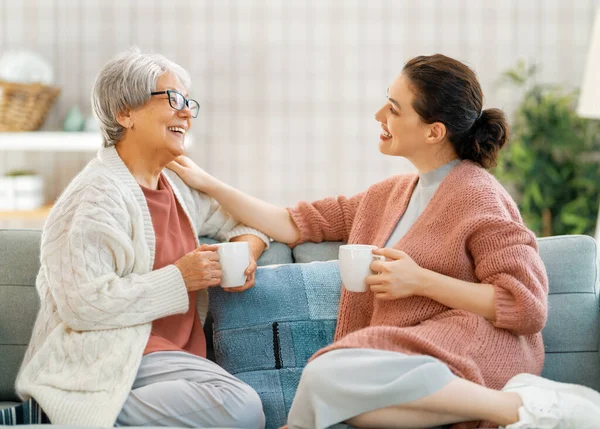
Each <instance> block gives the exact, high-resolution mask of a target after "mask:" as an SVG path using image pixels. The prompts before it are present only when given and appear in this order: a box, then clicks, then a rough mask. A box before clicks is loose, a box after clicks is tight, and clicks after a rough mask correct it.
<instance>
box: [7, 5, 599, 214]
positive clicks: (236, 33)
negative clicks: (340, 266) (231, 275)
mask: <svg viewBox="0 0 600 429" xmlns="http://www.w3.org/2000/svg"><path fill="white" fill-rule="evenodd" d="M599 4H600V0H419V1H414V0H369V1H365V0H308V1H305V0H288V1H283V0H260V1H259V0H237V1H236V0H219V1H211V0H172V1H166V0H164V1H159V0H130V1H123V0H85V1H84V0H0V53H1V52H3V51H4V50H7V49H16V48H28V49H32V50H34V51H36V52H38V53H40V54H41V55H43V56H44V57H45V58H46V59H48V60H49V61H50V62H51V63H52V64H53V66H54V68H55V72H56V81H57V84H58V85H60V86H61V87H62V88H63V91H62V95H61V97H60V99H59V101H58V104H57V106H56V107H55V109H54V110H53V112H52V114H51V115H50V117H49V119H48V121H47V123H46V125H45V127H44V128H45V129H56V128H59V127H60V123H61V122H62V120H63V119H64V117H65V114H66V112H67V110H68V109H69V108H70V107H71V106H72V105H74V104H76V103H77V104H79V105H80V106H81V107H82V109H83V110H84V111H85V112H86V113H89V112H90V109H89V102H88V98H89V92H90V89H91V85H92V82H93V79H94V76H95V74H96V73H97V71H98V69H99V68H100V67H101V66H102V64H104V63H105V62H106V61H107V60H108V59H110V58H111V56H113V55H114V54H115V53H117V52H119V51H120V50H123V49H125V48H127V47H128V46H130V45H132V44H136V45H138V46H140V47H141V48H142V49H143V50H153V51H156V52H159V53H162V54H164V55H166V56H167V57H169V58H171V59H173V60H175V61H176V62H179V63H180V64H181V65H183V66H184V67H186V68H187V69H188V70H189V71H190V72H191V74H192V77H193V81H194V85H193V89H192V92H191V94H192V96H194V97H195V98H196V99H198V100H199V101H200V104H201V114H200V117H199V118H198V119H197V120H196V122H195V124H194V131H195V133H194V134H195V136H196V140H197V142H198V143H197V145H196V147H195V148H194V151H193V153H192V155H193V157H194V158H195V159H196V161H197V162H199V163H201V164H202V165H203V166H204V167H205V168H206V169H207V170H208V171H210V172H212V173H213V174H215V175H217V176H219V177H220V178H222V179H224V180H226V181H228V182H229V183H231V184H233V185H235V186H238V187H240V188H242V189H244V190H246V191H249V192H251V193H253V194H254V195H256V196H259V197H262V198H265V199H268V200H270V201H272V202H275V203H279V204H292V203H294V202H295V201H297V200H298V199H316V198H319V197H322V196H325V195H330V194H338V193H345V194H351V193H354V192H357V191H360V190H362V189H364V188H365V187H366V186H368V185H369V184H370V183H373V182H375V181H377V180H380V179H382V178H384V177H386V176H389V175H391V174H395V173H397V172H401V171H406V169H407V168H410V167H409V166H408V165H407V163H406V162H405V161H403V160H401V159H391V158H386V157H384V156H383V155H380V154H379V153H378V151H377V141H378V135H379V131H378V130H379V128H378V124H377V123H376V122H375V121H374V120H373V114H374V112H375V110H376V109H377V108H378V107H379V106H380V105H381V103H383V102H384V98H385V90H386V88H387V86H388V84H389V82H390V81H391V80H392V79H393V78H394V77H395V76H396V75H397V74H398V73H399V72H400V70H401V68H402V65H403V64H404V63H405V62H406V61H407V60H408V59H410V58H411V57H412V56H415V55H418V54H431V53H436V52H441V53H444V54H446V55H450V56H453V57H456V58H458V59H460V60H462V61H465V62H467V63H468V64H470V65H471V66H472V67H473V68H474V69H475V70H476V71H477V73H478V75H479V77H480V80H481V83H482V85H483V88H484V92H485V94H486V98H487V102H486V107H501V108H505V109H507V110H508V111H509V112H511V111H512V110H513V109H514V106H515V104H516V102H518V97H519V94H518V92H516V91H514V90H508V89H499V88H497V86H496V85H495V84H496V82H497V80H498V77H499V75H500V73H501V72H502V71H503V70H505V69H506V68H508V67H512V66H513V65H514V64H515V63H516V61H517V60H518V59H519V58H523V59H526V60H528V61H530V62H535V63H537V64H539V66H540V67H541V75H540V78H541V79H542V80H544V81H548V82H556V83H564V84H567V85H569V86H578V85H579V84H580V81H581V78H582V73H583V66H584V63H585V55H586V51H587V44H588V37H589V34H590V31H591V24H592V22H591V21H592V18H593V10H594V8H595V7H597V6H598V5H599ZM89 157H90V156H87V155H65V154H62V155H59V154H56V155H50V156H48V155H47V154H28V155H26V154H7V153H0V173H1V172H2V171H5V170H7V169H10V168H15V167H22V166H29V167H33V168H37V169H39V170H41V171H42V172H43V173H44V174H45V175H46V177H48V180H49V182H48V198H52V197H55V196H56V194H57V193H58V192H60V190H61V189H62V188H63V187H64V186H65V185H66V183H68V181H69V180H70V178H71V177H72V175H73V174H74V173H75V172H76V171H77V170H78V169H80V168H81V166H82V164H83V163H85V162H86V161H87V159H89ZM59 164H60V167H59Z"/></svg>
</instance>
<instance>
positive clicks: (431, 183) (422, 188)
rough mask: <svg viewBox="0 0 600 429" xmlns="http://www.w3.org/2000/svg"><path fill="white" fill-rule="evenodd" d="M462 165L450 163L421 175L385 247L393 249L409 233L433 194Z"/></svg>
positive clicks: (456, 162)
mask: <svg viewBox="0 0 600 429" xmlns="http://www.w3.org/2000/svg"><path fill="white" fill-rule="evenodd" d="M459 163H460V159H455V160H454V161H450V162H449V163H448V164H445V165H442V166H441V167H440V168H438V169H436V170H433V171H430V172H428V173H423V174H420V173H419V181H418V182H417V185H416V186H415V190H414V192H413V194H412V196H411V197H410V201H409V203H408V207H407V208H406V211H405V212H404V214H403V215H402V217H401V218H400V220H399V221H398V224H397V225H396V228H394V231H393V232H392V235H390V238H389V239H388V241H387V242H386V243H385V247H392V246H394V244H396V243H397V242H398V241H400V239H401V238H402V237H404V235H405V234H406V233H407V232H408V230H409V229H410V227H411V226H413V224H414V223H415V221H416V220H417V218H418V217H419V216H420V215H421V213H423V210H425V207H427V204H429V201H431V198H433V194H435V191H436V190H437V188H438V186H440V183H442V180H444V178H445V177H446V176H447V175H448V173H450V171H451V170H452V169H453V168H454V167H455V166H456V165H458V164H459Z"/></svg>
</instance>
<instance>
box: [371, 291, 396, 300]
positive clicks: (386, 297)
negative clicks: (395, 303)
mask: <svg viewBox="0 0 600 429" xmlns="http://www.w3.org/2000/svg"><path fill="white" fill-rule="evenodd" d="M375 298H376V299H380V300H382V301H392V300H394V299H395V298H394V297H393V296H392V295H391V294H389V293H387V292H384V293H376V294H375Z"/></svg>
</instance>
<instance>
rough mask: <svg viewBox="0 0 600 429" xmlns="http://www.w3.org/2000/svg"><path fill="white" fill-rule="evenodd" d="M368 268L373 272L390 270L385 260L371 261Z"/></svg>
mask: <svg viewBox="0 0 600 429" xmlns="http://www.w3.org/2000/svg"><path fill="white" fill-rule="evenodd" d="M369 268H371V271H373V272H375V273H387V272H389V271H390V266H389V262H385V261H373V262H371V265H370V266H369Z"/></svg>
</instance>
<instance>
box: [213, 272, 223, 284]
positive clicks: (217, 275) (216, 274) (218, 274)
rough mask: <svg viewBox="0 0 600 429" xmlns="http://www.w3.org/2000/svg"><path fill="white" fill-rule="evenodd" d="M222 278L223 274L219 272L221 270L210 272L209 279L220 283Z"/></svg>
mask: <svg viewBox="0 0 600 429" xmlns="http://www.w3.org/2000/svg"><path fill="white" fill-rule="evenodd" d="M222 277H223V273H222V272H221V270H211V272H210V278H211V279H217V280H219V282H220V281H221V278H222Z"/></svg>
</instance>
